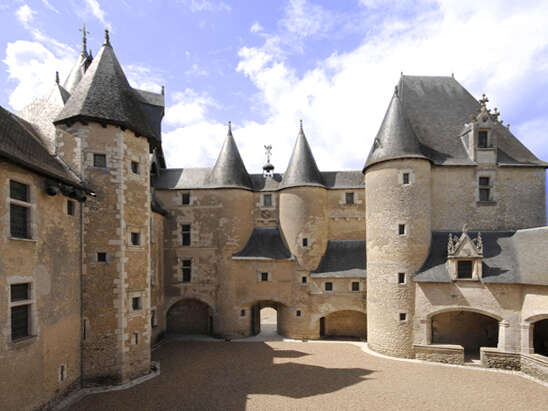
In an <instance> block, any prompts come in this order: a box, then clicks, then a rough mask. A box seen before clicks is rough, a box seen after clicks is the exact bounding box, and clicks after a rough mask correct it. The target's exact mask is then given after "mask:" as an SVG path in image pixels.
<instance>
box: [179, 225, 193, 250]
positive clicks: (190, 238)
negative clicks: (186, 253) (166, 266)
mask: <svg viewBox="0 0 548 411" xmlns="http://www.w3.org/2000/svg"><path fill="white" fill-rule="evenodd" d="M184 226H188V227H189V230H188V231H184V230H183V228H184ZM180 227H181V229H180V230H179V235H180V244H181V247H192V224H191V223H187V222H181V225H180ZM184 233H188V235H189V242H188V244H184Z"/></svg>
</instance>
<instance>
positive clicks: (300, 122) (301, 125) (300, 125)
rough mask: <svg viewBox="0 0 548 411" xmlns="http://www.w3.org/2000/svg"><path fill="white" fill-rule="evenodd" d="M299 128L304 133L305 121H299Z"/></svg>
mask: <svg viewBox="0 0 548 411" xmlns="http://www.w3.org/2000/svg"><path fill="white" fill-rule="evenodd" d="M299 128H300V130H301V131H303V120H302V119H301V120H299Z"/></svg>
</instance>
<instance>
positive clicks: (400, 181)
mask: <svg viewBox="0 0 548 411" xmlns="http://www.w3.org/2000/svg"><path fill="white" fill-rule="evenodd" d="M404 174H408V175H409V183H407V184H405V183H404V181H403V175H404ZM415 181H416V176H415V172H414V171H413V169H412V168H403V169H401V170H399V172H398V184H399V185H401V186H404V187H409V186H412V185H413V184H415Z"/></svg>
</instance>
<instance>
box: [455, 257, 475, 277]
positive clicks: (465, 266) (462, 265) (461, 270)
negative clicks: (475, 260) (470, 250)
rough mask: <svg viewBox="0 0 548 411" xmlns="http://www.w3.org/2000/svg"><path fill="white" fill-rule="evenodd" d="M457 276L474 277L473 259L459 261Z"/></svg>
mask: <svg viewBox="0 0 548 411" xmlns="http://www.w3.org/2000/svg"><path fill="white" fill-rule="evenodd" d="M457 278H472V261H458V262H457Z"/></svg>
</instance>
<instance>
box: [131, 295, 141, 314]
mask: <svg viewBox="0 0 548 411" xmlns="http://www.w3.org/2000/svg"><path fill="white" fill-rule="evenodd" d="M131 307H132V308H133V311H138V310H140V309H141V297H133V298H132V299H131Z"/></svg>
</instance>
